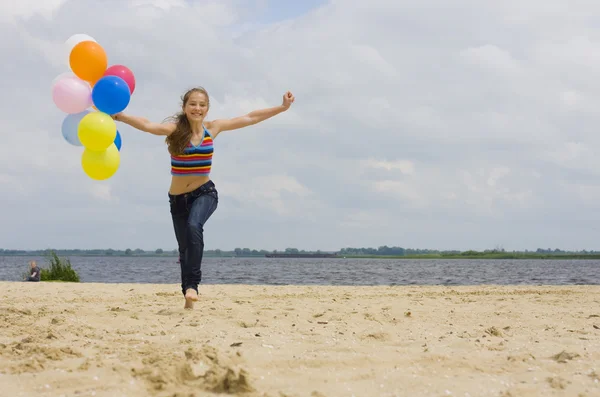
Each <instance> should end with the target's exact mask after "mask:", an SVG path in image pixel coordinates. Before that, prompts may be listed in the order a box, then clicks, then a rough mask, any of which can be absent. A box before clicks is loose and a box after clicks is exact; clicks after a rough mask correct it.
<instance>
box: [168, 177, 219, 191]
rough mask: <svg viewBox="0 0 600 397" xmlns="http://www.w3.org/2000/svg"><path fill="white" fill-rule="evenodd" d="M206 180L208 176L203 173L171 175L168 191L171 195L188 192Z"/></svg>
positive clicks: (208, 179)
mask: <svg viewBox="0 0 600 397" xmlns="http://www.w3.org/2000/svg"><path fill="white" fill-rule="evenodd" d="M208 181H210V177H209V176H205V175H201V176H200V175H189V176H187V175H186V176H171V187H170V188H169V193H170V194H172V195H177V194H184V193H188V192H191V191H192V190H195V189H198V188H199V187H200V186H202V185H204V184H205V183H206V182H208Z"/></svg>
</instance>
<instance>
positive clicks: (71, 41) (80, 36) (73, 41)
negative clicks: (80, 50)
mask: <svg viewBox="0 0 600 397" xmlns="http://www.w3.org/2000/svg"><path fill="white" fill-rule="evenodd" d="M82 41H93V42H94V43H95V42H96V39H94V38H93V37H92V36H88V35H87V34H84V33H77V34H74V35H73V36H71V37H69V38H68V39H67V40H66V41H65V45H64V54H65V55H64V56H65V58H64V59H65V63H66V64H67V66H68V65H69V56H70V55H71V51H73V47H75V46H76V45H77V44H79V43H81V42H82Z"/></svg>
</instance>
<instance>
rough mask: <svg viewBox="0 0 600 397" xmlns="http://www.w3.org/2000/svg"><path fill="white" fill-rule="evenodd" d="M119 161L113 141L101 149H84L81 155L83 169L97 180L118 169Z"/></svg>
mask: <svg viewBox="0 0 600 397" xmlns="http://www.w3.org/2000/svg"><path fill="white" fill-rule="evenodd" d="M120 163H121V155H120V154H119V149H117V147H116V146H115V144H114V143H113V144H111V145H110V146H108V147H107V148H106V150H102V151H93V150H89V149H85V150H84V151H83V154H82V155H81V167H82V168H83V171H84V172H85V173H86V174H87V176H89V177H90V178H92V179H95V180H97V181H101V180H105V179H108V178H110V177H111V176H113V175H114V174H115V172H117V170H118V169H119V165H120Z"/></svg>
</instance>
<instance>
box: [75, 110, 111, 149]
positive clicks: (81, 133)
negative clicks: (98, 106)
mask: <svg viewBox="0 0 600 397" xmlns="http://www.w3.org/2000/svg"><path fill="white" fill-rule="evenodd" d="M77 136H78V137H79V140H80V141H81V144H82V145H83V146H85V148H86V149H89V150H92V151H103V150H105V149H106V148H107V147H109V146H110V145H112V144H113V142H114V141H115V138H116V136H117V124H116V123H115V121H114V120H113V119H112V117H110V116H109V115H108V114H106V113H103V112H91V113H89V114H86V115H85V116H84V117H83V118H82V119H81V121H80V122H79V126H78V127H77Z"/></svg>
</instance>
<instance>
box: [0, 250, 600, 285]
mask: <svg viewBox="0 0 600 397" xmlns="http://www.w3.org/2000/svg"><path fill="white" fill-rule="evenodd" d="M69 259H70V260H71V264H72V266H73V268H74V269H75V270H76V271H77V272H78V273H79V276H80V278H81V281H82V282H95V283H158V284H163V283H169V284H171V283H175V284H178V283H180V271H179V264H178V263H177V258H174V257H173V258H165V257H112V256H106V257H90V256H81V257H78V256H70V257H69ZM30 260H37V261H38V265H39V266H40V267H43V268H44V267H46V268H47V267H48V266H49V263H48V261H47V259H46V258H43V257H27V256H0V280H2V281H20V280H21V275H22V274H23V273H24V272H27V271H28V262H29V261H30ZM202 277H203V280H202V283H203V284H264V285H287V284H293V285H478V284H530V285H568V284H572V285H581V284H588V285H589V284H600V260H558V259H555V260H523V259H521V260H515V259H506V260H505V259H493V260H490V259H488V260H483V259H482V260H479V259H470V260H464V259H344V258H333V259H303V258H302V259H300V258H298V259H296V258H284V259H281V258H205V259H204V262H203V265H202Z"/></svg>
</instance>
